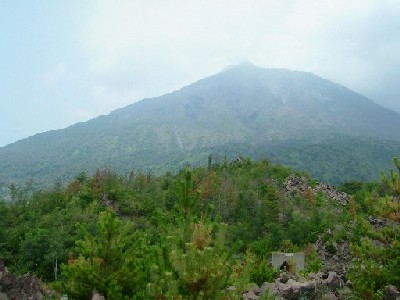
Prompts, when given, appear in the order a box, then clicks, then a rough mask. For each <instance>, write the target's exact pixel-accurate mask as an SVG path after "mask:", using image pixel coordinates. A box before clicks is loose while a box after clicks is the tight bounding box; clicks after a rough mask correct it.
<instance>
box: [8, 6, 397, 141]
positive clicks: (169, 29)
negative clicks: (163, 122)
mask: <svg viewBox="0 0 400 300" xmlns="http://www.w3.org/2000/svg"><path fill="white" fill-rule="evenodd" d="M242 61H251V62H253V63H254V64H256V65H259V66H262V67H283V68H289V69H293V70H301V71H311V72H314V73H316V74H317V75H320V76H322V77H324V78H326V79H329V80H332V81H335V82H338V83H341V84H343V85H345V86H347V87H349V88H350V89H353V90H355V91H356V92H359V93H361V94H364V95H367V96H369V97H370V98H372V99H373V100H374V101H375V102H378V103H380V104H382V105H384V106H386V107H388V108H391V109H395V110H397V111H398V112H400V1H398V0H392V1H391V0H351V1H349V0H343V1H342V0H314V1H312V0H279V1H278V0H274V1H272V0H265V1H258V0H253V1H252V0H243V1H242V0H227V1H223V0H218V1H216V0H209V1H207V0H197V1H190V0H182V1H178V0H172V1H168V0H159V1H156V0H129V1H128V0H112V1H111V0H110V1H102V0H97V1H94V0H93V1H90V0H85V1H82V0H54V1H50V0H0V97H1V98H0V99H1V100H0V101H1V102H0V129H1V130H0V146H4V145H6V144H8V143H11V142H14V141H16V140H19V139H22V138H25V137H28V136H30V135H33V134H35V133H39V132H44V131H47V130H51V129H59V128H64V127H66V126H69V125H71V124H73V123H76V122H79V121H86V120H88V119H90V118H93V117H96V116H98V115H100V114H107V113H109V112H110V111H112V110H114V109H116V108H119V107H123V106H125V105H127V104H130V103H133V102H135V101H137V100H140V99H142V98H144V97H152V96H158V95H161V94H164V93H167V92H170V91H172V90H176V89H178V88H180V87H182V86H183V85H187V84H189V83H192V82H194V81H196V80H198V79H201V78H204V77H206V76H209V75H212V74H214V73H216V72H218V71H220V70H221V69H223V68H225V67H226V66H228V65H232V64H237V63H239V62H242ZM399 130H400V129H399Z"/></svg>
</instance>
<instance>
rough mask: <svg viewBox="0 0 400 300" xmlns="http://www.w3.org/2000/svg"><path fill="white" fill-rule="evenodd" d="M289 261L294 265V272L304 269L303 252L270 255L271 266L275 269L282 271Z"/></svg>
mask: <svg viewBox="0 0 400 300" xmlns="http://www.w3.org/2000/svg"><path fill="white" fill-rule="evenodd" d="M290 261H293V262H294V263H295V264H296V272H298V271H301V270H303V269H304V252H296V253H284V252H273V253H272V266H273V267H274V268H275V269H283V267H284V266H287V265H288V264H289V262H290Z"/></svg>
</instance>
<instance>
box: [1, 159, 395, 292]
mask: <svg viewBox="0 0 400 300" xmlns="http://www.w3.org/2000/svg"><path fill="white" fill-rule="evenodd" d="M395 164H396V168H397V169H395V170H393V171H392V173H391V174H387V175H385V176H383V177H382V180H381V182H379V183H376V184H366V183H361V182H358V183H355V182H353V183H350V182H349V183H346V184H344V185H342V186H341V187H340V189H339V190H340V191H339V190H336V189H335V188H334V187H332V186H327V185H324V184H321V183H318V182H316V181H315V180H313V179H312V178H310V177H309V176H308V175H307V174H303V173H294V172H293V171H291V170H290V169H288V168H286V167H282V166H279V165H275V164H272V163H270V162H269V161H267V160H260V161H253V160H251V159H247V158H242V157H239V158H238V159H235V160H233V161H228V160H224V161H220V162H215V160H214V159H213V157H211V156H210V157H209V159H208V164H207V166H206V167H197V168H190V167H186V168H183V169H182V170H180V171H179V172H178V173H177V174H172V173H165V174H163V175H160V176H155V175H153V174H152V173H142V172H134V171H132V172H131V173H130V174H129V175H128V176H124V175H119V174H117V173H115V172H113V171H112V170H110V169H101V170H98V171H97V172H95V173H93V174H87V173H85V172H82V173H80V174H79V175H78V176H76V177H75V178H74V180H72V181H71V182H70V183H69V184H68V186H66V187H63V186H61V185H56V186H54V187H53V188H49V189H47V190H42V191H36V192H29V191H27V190H22V189H19V188H18V187H15V186H14V187H12V188H11V190H10V193H11V197H12V200H13V201H12V202H5V201H1V202H0V215H1V218H0V247H1V248H0V260H2V261H4V262H5V265H6V266H7V267H8V268H9V270H10V271H12V272H15V273H18V274H24V273H26V272H29V273H31V274H35V275H37V276H38V277H40V278H42V280H43V281H44V282H46V283H47V288H46V291H47V292H43V293H47V295H48V297H56V296H55V294H54V293H58V295H60V294H68V297H69V299H88V298H90V296H91V295H92V292H93V290H94V289H96V290H97V291H98V292H99V293H101V294H102V295H104V296H105V297H106V299H241V298H242V295H243V293H245V292H246V291H248V290H249V289H251V288H252V287H254V284H257V285H259V286H261V285H262V284H263V283H264V282H273V281H274V280H275V278H276V277H279V276H281V279H282V276H283V275H282V273H281V271H282V270H277V269H273V268H272V267H271V265H270V256H271V253H272V252H273V251H286V252H287V251H288V252H296V251H304V253H305V254H306V267H305V269H304V270H302V272H301V274H298V272H296V266H295V265H289V266H288V269H286V271H287V273H288V274H289V276H294V274H296V273H297V274H298V275H296V276H300V275H301V276H303V277H304V278H311V277H312V276H314V275H309V274H316V273H317V272H318V271H321V272H323V273H321V274H328V272H330V271H332V270H335V271H336V269H337V268H339V267H340V268H339V269H340V270H341V271H340V272H341V273H339V271H337V272H338V273H337V274H338V276H339V277H337V278H338V279H337V280H339V281H338V282H341V283H340V286H339V285H338V286H331V287H330V288H328V290H325V291H324V293H328V292H333V293H336V294H337V295H339V294H340V295H342V294H343V293H345V292H346V293H347V294H348V293H349V290H350V292H351V294H352V297H353V298H356V299H357V297H359V298H360V299H380V297H381V296H382V293H383V291H384V289H385V287H386V286H388V285H390V284H392V285H395V286H397V287H398V286H399V283H400V274H399V272H398V270H400V265H399V260H398V252H399V251H400V243H399V240H400V239H399V238H400V227H399V225H398V222H399V221H400V205H399V196H400V182H399V171H400V163H399V161H398V160H395ZM344 192H346V193H344ZM343 245H345V246H343ZM343 251H347V252H346V253H347V254H346V255H347V256H348V257H347V261H344V262H342V261H341V259H343V258H340V259H339V261H337V260H336V262H334V263H333V264H332V263H331V261H330V260H329V259H333V261H334V257H335V256H336V255H335V254H337V255H338V256H339V257H340V255H339V253H342V252H343ZM336 257H337V256H336ZM56 266H57V267H56ZM329 274H330V273H329ZM310 276H311V277H310ZM327 276H328V275H327ZM329 276H331V275H329ZM291 278H292V277H291ZM293 278H295V277H293ZM296 278H297V277H296ZM281 279H280V280H281ZM308 280H311V279H308ZM0 283H1V282H0ZM229 286H235V289H229V290H227V288H228V287H229ZM329 289H330V290H329ZM306 292H307V291H306ZM306 292H305V293H306ZM307 293H308V292H307ZM51 295H53V296H51ZM319 296H321V297H322V295H319ZM319 296H318V297H319ZM263 297H264V298H263V299H268V293H265V294H264V296H263ZM304 297H306V294H304ZM314 297H316V296H314ZM310 299H311V298H310ZM313 299H315V298H313Z"/></svg>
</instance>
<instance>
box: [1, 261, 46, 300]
mask: <svg viewBox="0 0 400 300" xmlns="http://www.w3.org/2000/svg"><path fill="white" fill-rule="evenodd" d="M0 290H1V292H2V293H3V295H2V297H3V298H5V297H4V294H5V295H7V298H6V299H9V300H21V299H24V300H41V299H43V289H42V284H41V282H40V281H39V279H37V278H36V277H34V276H31V275H22V276H16V275H14V274H12V273H9V272H8V271H7V270H6V268H5V267H4V263H3V262H1V261H0Z"/></svg>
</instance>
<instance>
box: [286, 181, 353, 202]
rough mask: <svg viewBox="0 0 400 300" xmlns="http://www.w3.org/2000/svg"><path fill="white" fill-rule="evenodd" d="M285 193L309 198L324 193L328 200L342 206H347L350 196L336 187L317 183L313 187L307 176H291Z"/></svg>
mask: <svg viewBox="0 0 400 300" xmlns="http://www.w3.org/2000/svg"><path fill="white" fill-rule="evenodd" d="M285 191H286V194H287V195H296V194H297V195H301V196H303V197H308V196H309V195H310V194H311V195H313V196H315V195H317V194H318V193H322V194H323V195H324V196H325V197H326V198H328V199H331V200H333V201H336V202H337V203H339V204H341V205H347V203H348V202H349V195H347V194H346V193H343V192H340V191H338V190H337V189H336V188H335V187H334V186H332V185H328V184H323V183H319V182H317V183H316V184H315V185H313V187H311V185H310V184H309V180H308V178H307V177H305V176H296V175H294V174H292V175H290V176H289V177H288V178H287V179H286V182H285Z"/></svg>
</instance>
